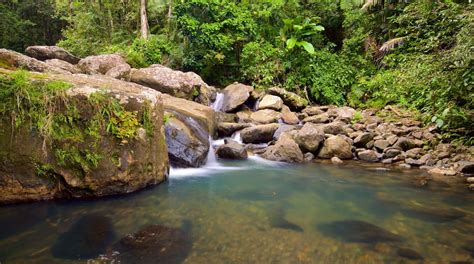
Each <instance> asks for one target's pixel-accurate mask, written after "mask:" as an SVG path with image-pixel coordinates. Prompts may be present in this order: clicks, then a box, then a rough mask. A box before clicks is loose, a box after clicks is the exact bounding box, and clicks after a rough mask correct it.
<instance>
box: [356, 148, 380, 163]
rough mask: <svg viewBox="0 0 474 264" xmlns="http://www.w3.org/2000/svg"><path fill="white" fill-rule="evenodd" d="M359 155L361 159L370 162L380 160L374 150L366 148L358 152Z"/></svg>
mask: <svg viewBox="0 0 474 264" xmlns="http://www.w3.org/2000/svg"><path fill="white" fill-rule="evenodd" d="M357 156H358V157H359V159H360V160H363V161H368V162H377V161H379V159H378V157H377V153H376V152H375V151H373V150H364V151H361V152H358V153H357Z"/></svg>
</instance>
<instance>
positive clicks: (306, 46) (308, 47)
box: [300, 41, 314, 54]
mask: <svg viewBox="0 0 474 264" xmlns="http://www.w3.org/2000/svg"><path fill="white" fill-rule="evenodd" d="M300 45H301V46H302V47H303V48H304V49H305V50H306V51H307V52H308V53H309V54H314V46H313V44H311V43H309V42H306V41H302V42H300Z"/></svg>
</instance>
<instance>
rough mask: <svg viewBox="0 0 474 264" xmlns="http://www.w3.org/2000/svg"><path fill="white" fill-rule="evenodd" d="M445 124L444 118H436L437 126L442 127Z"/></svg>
mask: <svg viewBox="0 0 474 264" xmlns="http://www.w3.org/2000/svg"><path fill="white" fill-rule="evenodd" d="M443 125H444V121H443V119H439V118H438V119H436V126H437V127H439V128H440V127H442V126H443Z"/></svg>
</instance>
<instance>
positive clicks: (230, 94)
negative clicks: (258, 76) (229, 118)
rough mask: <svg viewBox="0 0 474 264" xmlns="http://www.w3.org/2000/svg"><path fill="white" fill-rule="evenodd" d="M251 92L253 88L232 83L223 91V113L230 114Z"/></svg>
mask: <svg viewBox="0 0 474 264" xmlns="http://www.w3.org/2000/svg"><path fill="white" fill-rule="evenodd" d="M252 92H253V87H252V86H249V85H244V84H241V83H233V84H231V85H229V86H227V87H226V88H225V89H224V101H223V103H222V111H223V112H232V111H235V110H237V109H238V108H239V107H240V106H241V105H243V104H244V103H245V102H246V101H247V100H248V99H249V97H250V93H252Z"/></svg>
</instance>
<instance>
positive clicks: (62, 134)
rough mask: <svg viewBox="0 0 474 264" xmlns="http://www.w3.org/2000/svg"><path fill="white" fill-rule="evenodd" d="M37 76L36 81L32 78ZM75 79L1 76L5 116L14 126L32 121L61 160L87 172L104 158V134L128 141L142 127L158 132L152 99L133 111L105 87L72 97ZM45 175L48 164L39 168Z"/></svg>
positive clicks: (1, 110)
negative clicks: (69, 93) (91, 92)
mask: <svg viewBox="0 0 474 264" xmlns="http://www.w3.org/2000/svg"><path fill="white" fill-rule="evenodd" d="M31 79H34V80H31ZM70 87H71V85H70V84H68V83H65V82H61V81H46V80H43V79H42V78H39V79H38V78H34V77H33V78H31V76H29V74H28V73H27V72H25V71H21V70H20V71H17V72H13V73H12V74H10V75H4V76H2V75H0V117H4V118H5V117H6V118H9V119H10V122H11V123H12V124H13V125H14V128H18V127H19V126H28V127H29V128H30V130H31V131H32V132H35V133H37V134H39V136H41V137H42V138H43V139H44V142H46V143H48V146H49V147H50V148H51V149H52V153H54V158H55V161H56V164H57V165H58V166H61V167H65V168H68V169H73V170H74V171H76V172H77V175H78V176H84V175H86V174H88V173H89V172H90V171H91V170H93V169H95V168H97V167H98V166H99V163H100V162H101V161H102V160H103V156H104V154H106V155H109V154H107V153H102V152H103V150H102V149H101V148H100V143H101V142H102V140H103V137H104V136H105V137H109V138H111V139H112V140H114V139H115V140H117V143H118V144H122V145H123V144H128V142H129V140H132V139H134V138H136V137H137V135H138V131H139V129H140V128H144V129H145V130H146V131H147V134H148V135H149V136H152V135H153V121H152V114H151V113H152V110H151V106H150V103H146V104H145V107H142V108H141V110H140V111H128V110H126V109H125V108H124V106H123V105H121V104H120V102H119V101H118V100H117V99H116V98H114V97H113V96H110V95H109V94H107V93H105V92H97V93H93V94H91V95H90V96H89V97H88V98H85V97H81V96H75V97H68V96H66V90H68V89H69V88H70ZM38 168H39V169H38V173H39V174H44V171H47V170H45V167H43V166H42V165H41V166H40V167H38Z"/></svg>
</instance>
